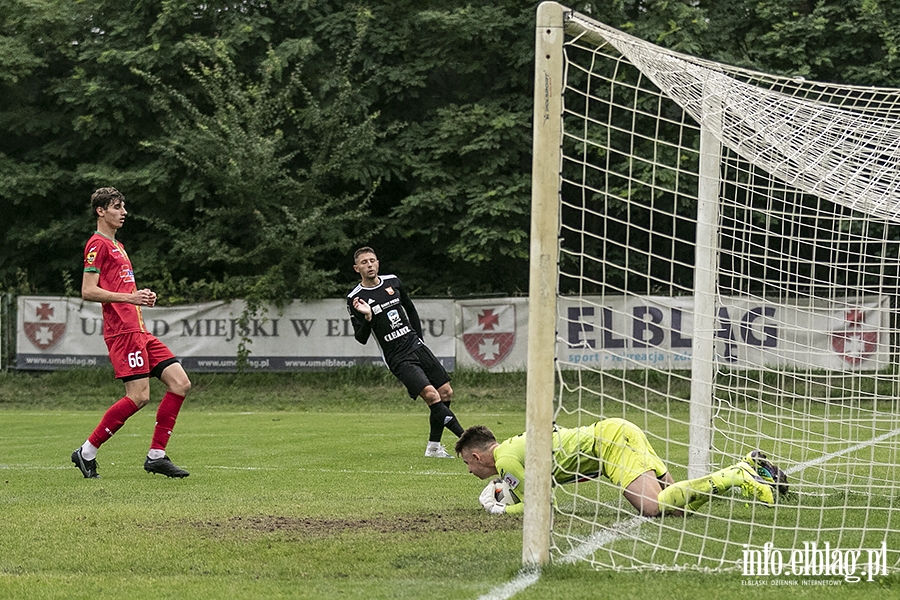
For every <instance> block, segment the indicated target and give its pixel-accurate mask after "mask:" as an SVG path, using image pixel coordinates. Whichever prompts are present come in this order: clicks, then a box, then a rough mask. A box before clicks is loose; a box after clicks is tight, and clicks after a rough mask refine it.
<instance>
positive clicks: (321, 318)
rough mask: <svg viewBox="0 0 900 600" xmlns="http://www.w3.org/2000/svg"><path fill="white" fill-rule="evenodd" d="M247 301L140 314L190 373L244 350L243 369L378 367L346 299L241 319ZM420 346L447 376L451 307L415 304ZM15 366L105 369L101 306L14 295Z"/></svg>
mask: <svg viewBox="0 0 900 600" xmlns="http://www.w3.org/2000/svg"><path fill="white" fill-rule="evenodd" d="M244 308H245V303H244V302H243V301H240V300H236V301H233V302H210V303H205V304H195V305H187V306H174V307H154V308H144V309H143V316H144V322H145V323H146V326H147V330H148V331H149V332H150V333H152V334H153V335H155V336H156V337H158V338H159V339H160V340H161V341H162V342H164V343H165V344H166V345H167V346H168V347H169V348H170V349H171V350H172V351H173V352H174V353H175V355H176V356H178V358H179V359H180V360H181V362H182V364H183V365H184V367H185V369H186V370H188V371H235V370H237V368H238V362H237V356H238V350H239V348H240V345H241V344H243V345H244V347H245V348H246V350H247V351H249V357H248V359H247V365H246V366H247V368H249V369H255V370H264V371H321V370H327V369H331V368H337V367H346V366H351V365H357V364H379V365H382V364H384V362H383V361H382V358H381V352H380V350H379V348H378V344H377V343H376V342H375V340H374V339H373V338H370V339H369V341H368V343H366V345H362V344H360V343H358V342H357V341H356V339H355V338H354V337H353V327H352V326H351V324H350V317H349V315H348V314H347V305H346V302H345V301H344V300H320V301H316V302H299V301H295V302H292V303H291V304H289V305H287V306H285V307H284V308H283V309H277V308H275V307H274V306H272V307H268V308H267V309H265V311H264V312H263V313H262V314H259V315H256V316H253V317H251V318H249V319H248V320H247V321H246V322H242V321H241V317H242V314H243V312H244ZM416 309H417V310H418V312H419V317H420V318H421V320H422V328H423V330H424V335H425V343H426V344H428V346H429V348H431V350H432V352H434V354H435V356H437V357H438V359H440V361H441V363H442V364H443V365H444V367H445V368H447V369H448V370H453V369H454V368H455V366H456V364H455V353H456V343H455V338H454V335H453V334H454V321H455V314H454V305H453V302H452V301H448V300H418V301H416ZM18 318H19V335H18V338H17V342H16V350H17V356H16V367H17V368H19V369H39V370H46V369H51V370H52V369H59V368H66V367H73V366H92V365H103V364H109V360H108V358H107V349H106V344H105V342H104V341H103V317H102V315H101V305H100V304H98V303H96V302H84V301H82V300H81V299H77V298H57V297H43V296H42V297H35V296H20V297H19V315H18Z"/></svg>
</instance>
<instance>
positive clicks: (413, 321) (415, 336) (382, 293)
mask: <svg viewBox="0 0 900 600" xmlns="http://www.w3.org/2000/svg"><path fill="white" fill-rule="evenodd" d="M379 279H380V281H379V283H378V285H377V286H375V287H371V288H367V287H363V285H362V284H361V283H360V284H357V286H356V287H355V288H353V291H351V292H350V293H349V294H347V310H348V311H349V312H350V322H351V323H352V324H353V335H354V337H355V338H356V341H357V342H359V343H360V344H365V343H366V342H367V341H368V339H369V334H370V333H374V334H375V339H376V340H378V345H379V346H380V347H381V355H382V356H383V357H384V362H386V363H387V365H388V366H389V367H393V366H394V365H395V364H396V363H397V361H399V360H402V359H403V357H405V356H406V355H408V354H409V353H410V352H412V351H413V350H415V349H416V348H418V347H420V346H422V345H424V342H423V341H422V322H421V321H420V320H419V313H418V312H416V307H415V306H414V305H413V302H412V300H411V299H410V297H409V294H408V293H407V291H406V287H405V286H404V285H403V282H401V281H400V278H399V277H397V276H396V275H379ZM354 298H362V300H363V301H364V302H366V303H367V304H368V305H369V306H370V307H371V308H372V320H371V321H366V319H365V318H364V317H363V316H362V315H361V314H359V313H358V312H356V310H354V308H353V299H354Z"/></svg>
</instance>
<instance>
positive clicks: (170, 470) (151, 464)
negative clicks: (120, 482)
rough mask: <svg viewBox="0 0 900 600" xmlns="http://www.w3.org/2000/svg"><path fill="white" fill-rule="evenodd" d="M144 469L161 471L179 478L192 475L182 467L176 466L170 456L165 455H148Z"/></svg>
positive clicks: (168, 475)
mask: <svg viewBox="0 0 900 600" xmlns="http://www.w3.org/2000/svg"><path fill="white" fill-rule="evenodd" d="M144 470H145V471H147V472H148V473H159V474H160V475H165V476H166V477H177V478H179V479H181V478H182V477H187V476H188V475H190V473H188V472H187V471H185V470H184V469H182V468H181V467H177V466H175V463H173V462H172V460H171V459H170V458H169V457H168V456H163V457H162V458H150V457H149V456H148V457H147V460H145V461H144Z"/></svg>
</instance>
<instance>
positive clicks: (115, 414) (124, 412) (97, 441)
mask: <svg viewBox="0 0 900 600" xmlns="http://www.w3.org/2000/svg"><path fill="white" fill-rule="evenodd" d="M138 410H140V409H139V408H138V406H137V404H135V403H134V401H132V399H131V398H129V397H128V396H124V397H122V398H120V399H119V401H118V402H116V403H115V404H113V405H112V406H110V407H109V408H108V409H107V410H106V413H104V415H103V418H102V419H100V424H99V425H97V428H96V429H94V432H93V433H92V434H91V435H90V436H89V437H88V441H89V442H90V443H92V444H93V445H94V446H96V447H97V448H99V447H100V445H101V444H102V443H103V442H105V441H106V440H108V439H109V438H111V437H112V436H113V434H114V433H115V432H117V431H118V430H119V429H121V428H122V425H124V424H125V421H127V420H128V417H130V416H131V415H133V414H134V413H136V412H137V411H138Z"/></svg>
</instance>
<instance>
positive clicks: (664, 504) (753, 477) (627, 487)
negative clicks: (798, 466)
mask: <svg viewBox="0 0 900 600" xmlns="http://www.w3.org/2000/svg"><path fill="white" fill-rule="evenodd" d="M553 453H554V458H555V462H554V468H553V479H554V480H555V481H556V482H557V483H570V482H572V481H575V480H577V479H581V478H585V477H596V476H598V475H603V476H605V477H607V478H608V479H609V480H610V481H611V482H613V483H614V484H616V485H618V486H619V487H621V488H622V489H623V490H624V495H625V498H626V499H627V500H628V501H629V502H630V503H631V504H632V506H634V507H635V508H636V509H637V511H638V513H640V514H641V515H643V516H646V517H656V516H659V515H661V514H663V513H667V514H674V515H682V514H684V513H690V512H693V511H695V510H697V509H698V508H700V507H701V506H703V505H704V504H706V502H708V501H709V499H710V497H711V495H712V494H720V493H722V492H724V491H725V490H728V489H730V488H733V487H736V486H739V487H740V489H741V492H742V493H743V495H744V496H745V497H748V498H752V499H755V500H758V501H760V502H762V503H763V504H766V505H767V506H771V505H772V504H774V503H775V492H776V488H777V491H778V492H779V493H781V494H785V493H787V489H788V486H787V477H786V476H785V474H784V472H783V471H781V470H780V469H779V468H778V467H776V466H775V465H773V464H772V463H770V462H769V461H768V460H766V456H765V454H763V453H762V452H760V451H758V450H754V451H753V452H750V453H749V454H748V455H747V456H746V457H745V458H744V460H743V461H741V462H739V463H737V464H736V465H734V466H732V467H728V468H726V469H721V470H719V471H716V472H715V473H711V474H710V475H707V476H706V477H698V478H697V479H691V480H689V481H680V482H678V483H675V480H674V479H673V478H672V475H671V474H670V473H669V470H668V469H667V468H666V465H665V464H664V463H663V462H662V460H660V458H659V456H657V455H656V452H655V451H654V450H653V447H652V446H650V442H649V441H648V440H647V436H646V435H645V434H644V432H643V431H642V430H641V429H640V428H639V427H638V426H637V425H635V424H634V423H631V422H629V421H626V420H624V419H603V420H601V421H597V422H596V423H594V424H593V425H586V426H584V427H578V428H576V429H566V428H563V427H557V428H555V430H554V432H553ZM456 454H457V455H458V456H459V457H460V458H462V460H463V462H465V463H466V465H468V467H469V472H470V473H471V474H472V475H475V476H476V477H478V478H479V479H488V478H494V477H496V476H499V477H500V479H501V480H502V481H505V482H506V483H507V484H509V488H510V490H511V491H512V493H513V495H514V496H515V497H516V498H520V499H521V498H523V497H524V491H525V434H524V433H523V434H521V435H517V436H515V437H512V438H510V439H508V440H506V441H503V442H497V439H496V438H495V437H494V434H493V433H492V432H491V430H490V429H488V428H487V427H485V426H483V425H476V426H474V427H470V428H468V429H466V430H465V431H464V432H463V434H462V436H461V437H460V438H459V440H458V441H457V442H456ZM493 489H494V488H493V484H490V485H488V487H487V488H485V491H484V492H483V493H482V494H481V498H480V499H481V503H482V505H483V506H484V508H485V510H487V511H488V512H489V513H491V514H496V515H499V514H501V513H521V512H522V511H523V510H524V505H523V504H522V503H521V502H518V503H516V504H504V503H503V502H499V501H497V500H496V499H495V495H494V493H493Z"/></svg>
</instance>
